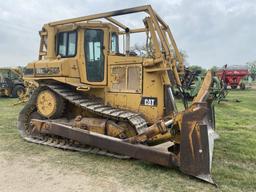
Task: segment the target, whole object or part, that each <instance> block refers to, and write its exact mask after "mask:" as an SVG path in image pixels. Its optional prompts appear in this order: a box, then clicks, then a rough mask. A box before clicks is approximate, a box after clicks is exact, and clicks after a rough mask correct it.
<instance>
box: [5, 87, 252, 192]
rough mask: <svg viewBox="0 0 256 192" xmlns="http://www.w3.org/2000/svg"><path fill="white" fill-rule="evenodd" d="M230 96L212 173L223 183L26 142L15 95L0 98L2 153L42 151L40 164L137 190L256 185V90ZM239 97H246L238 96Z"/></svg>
mask: <svg viewBox="0 0 256 192" xmlns="http://www.w3.org/2000/svg"><path fill="white" fill-rule="evenodd" d="M227 99H228V100H229V101H226V102H221V103H220V104H218V105H216V123H217V124H216V125H217V128H216V129H217V132H218V133H219V135H220V139H219V140H217V141H216V142H215V151H214V160H213V169H212V175H213V178H214V180H215V181H216V183H217V184H218V186H219V187H218V188H215V187H214V186H212V185H210V184H207V183H204V182H200V181H199V180H197V179H194V178H191V177H189V176H186V175H184V174H182V173H181V172H180V171H178V170H175V169H169V168H164V167H161V166H158V165H152V164H149V163H146V162H141V161H136V160H119V159H114V158H110V157H103V156H99V155H93V154H82V153H78V152H70V151H63V150H59V149H54V148H50V147H46V146H41V145H36V144H32V143H28V142H25V141H23V140H22V139H21V138H20V137H19V134H18V131H17V129H16V121H17V116H18V112H19V111H20V109H21V108H22V106H14V107H13V106H12V104H13V103H15V102H16V100H15V99H7V98H0V109H1V111H0V122H1V123H0V155H1V156H3V157H4V158H6V159H8V160H10V161H12V159H14V158H18V157H21V158H24V156H25V157H27V158H28V159H31V158H30V157H36V159H39V160H38V166H40V163H48V164H50V166H51V167H52V169H54V168H55V167H56V166H57V167H61V168H62V169H66V170H69V171H71V172H72V171H76V170H79V171H81V172H85V173H87V174H89V175H90V177H92V178H94V179H95V180H97V179H98V178H99V177H100V178H101V179H104V180H106V181H110V180H115V181H117V182H119V183H122V185H124V186H125V187H126V188H127V189H130V190H131V189H133V188H134V191H138V190H139V191H256V90H247V91H233V92H230V93H229V94H228V97H227ZM236 99H239V100H241V102H235V100H236ZM40 159H41V160H40ZM98 185H99V184H98ZM106 190H107V189H106ZM109 191H111V189H109Z"/></svg>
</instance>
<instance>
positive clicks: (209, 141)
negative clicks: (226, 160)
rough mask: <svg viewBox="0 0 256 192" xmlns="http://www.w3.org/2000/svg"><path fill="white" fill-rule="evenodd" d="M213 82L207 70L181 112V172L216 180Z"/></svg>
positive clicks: (207, 179) (210, 180)
mask: <svg viewBox="0 0 256 192" xmlns="http://www.w3.org/2000/svg"><path fill="white" fill-rule="evenodd" d="M211 84H212V75H211V72H208V73H207V75H206V77H205V80H204V82H203V84H202V87H201V89H200V91H199V93H198V96H197V97H196V98H195V99H194V101H193V103H192V105H191V106H190V107H189V109H188V110H186V111H185V112H184V114H183V116H182V124H181V143H180V169H181V171H182V172H184V173H186V174H188V175H192V176H195V177H197V178H199V179H202V180H204V181H207V182H209V183H212V184H214V182H213V180H212V178H211V165H212V157H213V148H214V140H215V139H217V138H218V137H219V136H218V135H217V134H216V133H215V131H214V129H215V115H214V106H213V105H212V100H211V98H209V94H210V88H211Z"/></svg>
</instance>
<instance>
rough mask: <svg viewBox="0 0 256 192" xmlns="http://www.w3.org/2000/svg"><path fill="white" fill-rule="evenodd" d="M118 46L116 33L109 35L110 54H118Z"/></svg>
mask: <svg viewBox="0 0 256 192" xmlns="http://www.w3.org/2000/svg"><path fill="white" fill-rule="evenodd" d="M118 48H119V45H118V35H117V33H114V32H113V33H112V34H111V52H112V53H118V52H119V50H118Z"/></svg>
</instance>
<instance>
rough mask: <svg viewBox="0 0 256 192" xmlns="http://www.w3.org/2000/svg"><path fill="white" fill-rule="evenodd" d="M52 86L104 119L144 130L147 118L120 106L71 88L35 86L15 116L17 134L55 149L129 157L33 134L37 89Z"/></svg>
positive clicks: (53, 89) (67, 98) (66, 97)
mask: <svg viewBox="0 0 256 192" xmlns="http://www.w3.org/2000/svg"><path fill="white" fill-rule="evenodd" d="M45 88H48V89H51V90H52V91H54V92H55V93H57V94H59V95H60V96H62V97H63V98H64V99H65V100H66V101H68V102H70V103H72V104H74V105H75V106H77V107H80V108H82V109H83V110H87V111H89V112H90V113H94V114H95V115H97V116H101V117H103V118H108V119H113V120H119V121H125V122H129V124H130V125H131V126H133V127H134V128H135V129H136V131H137V133H138V134H140V133H143V132H144V131H145V130H146V129H147V123H146V121H145V120H144V119H143V118H142V117H141V116H140V115H139V114H138V113H134V112H130V111H126V110H122V109H117V108H114V107H111V106H107V105H104V104H103V103H102V102H101V101H100V100H95V99H94V100H92V99H89V98H87V97H85V96H84V95H82V94H80V93H79V92H74V91H73V90H72V89H70V88H67V87H64V86H61V85H45V86H41V87H39V88H37V89H36V90H35V91H34V92H33V94H32V96H31V98H30V100H29V101H28V102H27V104H26V105H25V106H24V108H23V109H22V110H21V112H20V114H19V118H18V129H19V132H20V135H21V136H22V137H23V138H24V139H25V140H26V141H29V142H33V143H37V144H42V145H47V146H51V147H55V148H60V149H65V150H73V151H79V152H86V153H94V154H100V155H106V156H111V157H116V158H122V159H124V158H125V159H126V158H129V157H127V156H122V155H118V154H113V153H110V152H107V151H104V150H101V149H99V148H93V147H90V146H84V145H81V144H79V143H78V142H74V141H72V140H69V139H65V138H60V137H56V136H54V137H53V136H45V135H38V134H37V135H35V134H33V130H31V127H30V120H31V118H37V117H33V116H34V115H35V114H36V105H35V103H36V98H37V95H38V94H39V92H40V91H41V90H42V89H45Z"/></svg>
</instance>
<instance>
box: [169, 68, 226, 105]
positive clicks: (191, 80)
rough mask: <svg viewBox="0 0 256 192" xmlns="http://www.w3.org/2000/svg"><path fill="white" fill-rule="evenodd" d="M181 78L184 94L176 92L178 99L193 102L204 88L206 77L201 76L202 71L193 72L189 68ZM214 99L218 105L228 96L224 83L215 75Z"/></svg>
mask: <svg viewBox="0 0 256 192" xmlns="http://www.w3.org/2000/svg"><path fill="white" fill-rule="evenodd" d="M180 78H181V84H182V87H183V93H181V92H180V91H178V89H177V90H176V89H175V90H174V93H175V95H176V96H177V97H185V100H193V99H194V98H195V97H196V96H197V94H198V92H199V89H200V87H201V86H202V82H203V80H204V75H202V74H201V71H191V70H189V69H188V68H185V70H184V75H183V76H182V77H180ZM212 93H213V99H214V100H215V101H217V102H218V103H219V102H220V101H221V100H223V99H224V98H225V97H226V95H227V94H228V92H227V90H226V89H225V87H224V85H223V83H222V81H220V80H219V78H218V77H217V76H216V75H215V74H214V77H213V86H212Z"/></svg>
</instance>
